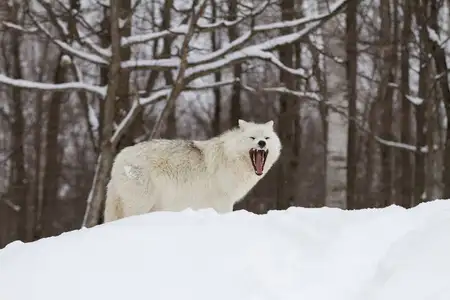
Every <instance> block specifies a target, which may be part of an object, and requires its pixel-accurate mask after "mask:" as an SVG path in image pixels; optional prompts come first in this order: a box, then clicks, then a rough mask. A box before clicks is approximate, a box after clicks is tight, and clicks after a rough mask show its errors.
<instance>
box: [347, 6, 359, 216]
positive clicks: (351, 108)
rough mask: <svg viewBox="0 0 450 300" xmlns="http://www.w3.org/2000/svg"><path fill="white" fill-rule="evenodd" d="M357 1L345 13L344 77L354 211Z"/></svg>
mask: <svg viewBox="0 0 450 300" xmlns="http://www.w3.org/2000/svg"><path fill="white" fill-rule="evenodd" d="M357 9H358V1H350V2H349V3H348V4H347V8H346V10H347V12H346V24H345V25H346V43H345V44H346V53H347V60H346V76H347V99H348V117H349V121H348V122H349V123H348V141H347V205H346V206H347V208H348V209H354V208H356V206H357V203H356V197H357V195H356V185H357V171H358V170H357V161H356V153H357V147H358V145H357V125H356V121H355V118H356V113H357V111H356V103H357V92H356V88H357V86H356V76H357V59H358V50H357V39H358V33H357V23H356V15H357Z"/></svg>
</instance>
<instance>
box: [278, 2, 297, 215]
mask: <svg viewBox="0 0 450 300" xmlns="http://www.w3.org/2000/svg"><path fill="white" fill-rule="evenodd" d="M295 15H296V12H295V6H294V2H293V1H292V0H282V1H281V18H282V21H289V20H292V19H293V18H294V17H295ZM280 32H281V34H289V33H290V32H291V30H290V29H281V30H280ZM279 56H280V60H281V62H282V63H283V64H284V65H285V66H287V67H289V68H292V67H293V66H294V45H283V46H281V47H280V49H279ZM280 82H282V83H283V84H284V85H285V86H286V88H287V89H289V90H295V85H296V81H295V78H294V76H293V75H292V74H289V73H287V72H286V71H284V70H280ZM297 101H299V99H296V97H294V96H293V95H291V94H282V95H280V115H279V119H278V123H279V124H278V134H279V137H280V140H281V144H282V145H283V149H282V151H281V152H282V153H281V156H280V160H279V175H278V182H277V200H276V201H277V202H276V209H287V208H289V207H290V206H292V205H293V203H294V202H295V196H296V195H295V191H296V185H297V182H295V179H296V178H295V174H294V173H293V172H292V165H293V164H295V163H296V162H295V160H296V159H297V157H295V156H294V151H295V142H296V141H297V137H296V128H295V122H296V118H297V115H298V114H299V113H300V112H299V111H298V106H297V105H296V102H297Z"/></svg>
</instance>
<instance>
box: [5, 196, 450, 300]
mask: <svg viewBox="0 0 450 300" xmlns="http://www.w3.org/2000/svg"><path fill="white" fill-rule="evenodd" d="M0 299H1V300H61V299H64V300H91V299H92V300H94V299H95V300H99V299H102V300H103V299H105V300H110V299H120V300H124V299H130V300H138V299H146V300H148V299H151V300H294V299H295V300H299V299H304V300H352V299H353V300H375V299H376V300H391V299H392V300H399V299H408V300H425V299H433V300H448V299H450V201H444V200H436V201H433V202H429V203H426V204H421V205H419V206H418V207H416V208H413V209H410V210H405V209H403V208H400V207H397V206H391V207H388V208H385V209H366V210H360V211H342V210H339V209H332V208H320V209H305V208H291V209H289V210H287V211H272V212H270V213H268V214H267V215H261V216H258V215H253V214H251V213H248V212H245V211H238V212H233V213H229V214H225V215H218V214H216V213H215V212H214V211H212V210H202V211H198V212H193V211H184V212H181V213H170V212H160V213H153V214H149V215H144V216H137V217H131V218H128V219H124V220H121V221H117V222H113V223H110V224H105V225H101V226H97V227H95V228H92V229H82V230H78V231H73V232H69V233H65V234H63V235H60V236H58V237H52V238H47V239H43V240H40V241H37V242H33V243H29V244H24V243H21V242H14V243H11V244H9V245H8V246H7V247H5V248H4V249H2V250H0Z"/></svg>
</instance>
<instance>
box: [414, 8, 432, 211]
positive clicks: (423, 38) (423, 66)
mask: <svg viewBox="0 0 450 300" xmlns="http://www.w3.org/2000/svg"><path fill="white" fill-rule="evenodd" d="M427 7H428V0H424V3H423V4H422V5H420V4H418V3H417V4H416V15H417V19H418V23H419V26H420V27H421V28H420V31H419V36H420V42H419V47H420V62H419V65H420V71H419V93H418V95H419V98H421V99H423V100H424V102H423V103H422V104H421V105H418V106H416V126H417V127H416V145H417V150H416V153H415V185H414V186H415V188H414V201H415V204H418V203H420V202H422V199H423V196H424V192H425V156H424V153H422V151H421V148H422V147H424V146H426V133H425V130H426V129H425V126H426V120H425V105H427V100H426V98H427V97H428V80H427V79H428V77H429V76H430V70H429V63H428V61H429V60H428V54H429V49H428V29H427V22H426V20H427V18H428V13H427V11H428V10H427Z"/></svg>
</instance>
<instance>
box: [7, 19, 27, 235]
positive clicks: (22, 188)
mask: <svg viewBox="0 0 450 300" xmlns="http://www.w3.org/2000/svg"><path fill="white" fill-rule="evenodd" d="M14 15H15V16H17V11H15V12H14ZM17 34H18V33H16V34H15V33H12V34H11V35H10V42H11V48H12V49H11V52H12V53H11V54H12V59H13V61H14V62H13V63H12V64H11V73H12V76H13V78H15V79H23V78H22V69H21V59H20V43H21V36H20V35H19V36H18V35H17ZM12 101H13V103H12V111H13V118H12V124H11V130H12V149H13V153H12V156H11V163H12V164H11V170H12V172H11V176H12V178H11V190H10V191H11V201H12V202H13V203H14V204H15V205H16V206H17V207H19V208H20V210H19V211H18V212H17V213H18V218H17V223H16V226H17V238H18V239H20V240H22V241H24V242H28V241H30V240H31V239H30V235H29V233H28V230H27V229H28V218H27V217H28V201H27V200H28V179H27V174H26V172H25V153H24V147H23V144H24V142H25V141H24V132H25V118H24V116H23V108H22V95H21V91H20V89H19V88H16V87H13V88H12Z"/></svg>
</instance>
